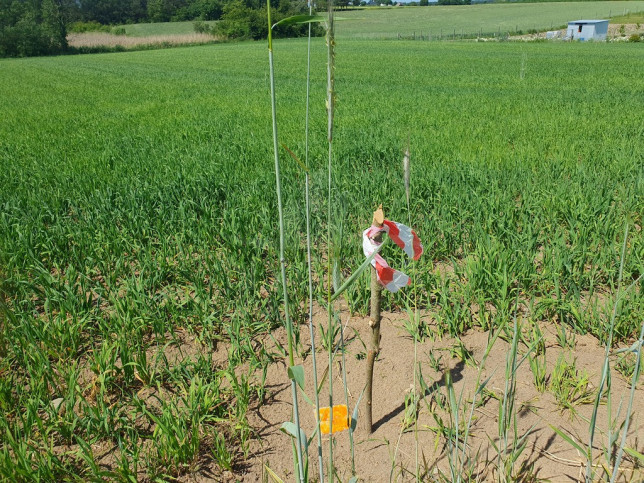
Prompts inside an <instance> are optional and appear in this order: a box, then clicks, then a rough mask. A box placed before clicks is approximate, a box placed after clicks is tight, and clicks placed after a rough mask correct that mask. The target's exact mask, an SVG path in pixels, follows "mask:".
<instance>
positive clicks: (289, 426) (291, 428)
mask: <svg viewBox="0 0 644 483" xmlns="http://www.w3.org/2000/svg"><path fill="white" fill-rule="evenodd" d="M280 429H281V430H282V431H283V432H285V433H286V434H288V435H290V436H292V437H293V438H296V439H297V426H295V423H292V422H291V421H286V422H284V423H282V426H281V427H280ZM300 441H302V444H304V451H305V452H307V451H308V450H309V441H308V439H306V433H305V432H304V430H303V429H302V428H300Z"/></svg>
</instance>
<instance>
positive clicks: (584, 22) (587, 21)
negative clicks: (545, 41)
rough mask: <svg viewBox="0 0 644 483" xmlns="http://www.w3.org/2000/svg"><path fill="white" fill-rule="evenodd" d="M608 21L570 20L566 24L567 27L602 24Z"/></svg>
mask: <svg viewBox="0 0 644 483" xmlns="http://www.w3.org/2000/svg"><path fill="white" fill-rule="evenodd" d="M604 22H608V20H572V21H570V22H568V25H571V24H572V25H579V24H589V23H604Z"/></svg>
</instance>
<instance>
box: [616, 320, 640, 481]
mask: <svg viewBox="0 0 644 483" xmlns="http://www.w3.org/2000/svg"><path fill="white" fill-rule="evenodd" d="M642 344H644V321H642V327H641V329H640V337H639V339H638V340H637V342H636V347H637V349H635V351H634V352H635V355H636V356H637V359H635V368H634V369H633V378H632V380H631V394H630V397H629V399H628V409H627V410H626V420H625V421H624V429H623V430H622V441H621V442H620V444H619V449H618V450H617V456H616V457H615V467H614V468H613V474H612V475H611V478H610V483H613V482H614V481H615V479H616V478H617V475H618V473H619V465H620V464H621V462H622V457H623V456H624V446H625V445H626V436H627V435H628V427H629V424H630V421H631V412H632V410H633V399H634V397H635V387H636V386H637V380H638V379H639V375H640V363H641V361H642Z"/></svg>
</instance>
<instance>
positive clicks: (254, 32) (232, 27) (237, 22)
mask: <svg viewBox="0 0 644 483" xmlns="http://www.w3.org/2000/svg"><path fill="white" fill-rule="evenodd" d="M282 4H283V2H280V8H279V9H278V10H274V11H273V12H272V14H271V21H272V22H274V23H275V22H279V21H280V20H281V19H283V18H286V17H290V16H292V15H298V14H302V13H308V12H307V11H305V7H304V6H303V7H302V8H295V7H292V6H291V5H290V4H288V3H286V6H285V7H284V8H282ZM312 27H313V28H312V31H311V33H312V35H314V36H320V35H323V33H324V30H323V29H322V27H320V26H319V25H317V24H313V26H312ZM214 32H215V33H217V34H218V35H221V36H222V37H226V38H228V39H239V40H241V39H253V40H260V39H265V38H266V37H267V36H268V19H267V18H266V10H265V9H264V8H257V9H254V8H251V7H248V6H247V5H246V3H244V2H243V1H242V0H234V1H232V2H230V3H228V4H226V5H225V6H224V12H223V15H222V19H221V20H220V21H219V23H217V25H216V26H215V28H214ZM307 34H308V24H300V25H287V26H279V27H276V28H275V30H274V31H273V35H274V36H275V37H282V38H284V37H302V36H305V35H307Z"/></svg>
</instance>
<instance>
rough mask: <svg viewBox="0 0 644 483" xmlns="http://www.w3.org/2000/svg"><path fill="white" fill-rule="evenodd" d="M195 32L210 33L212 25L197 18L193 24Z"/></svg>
mask: <svg viewBox="0 0 644 483" xmlns="http://www.w3.org/2000/svg"><path fill="white" fill-rule="evenodd" d="M192 25H193V27H194V29H195V32H196V33H198V34H209V33H212V27H211V26H210V25H208V24H207V23H206V22H204V21H202V20H197V21H195V22H194V23H193V24H192Z"/></svg>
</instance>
